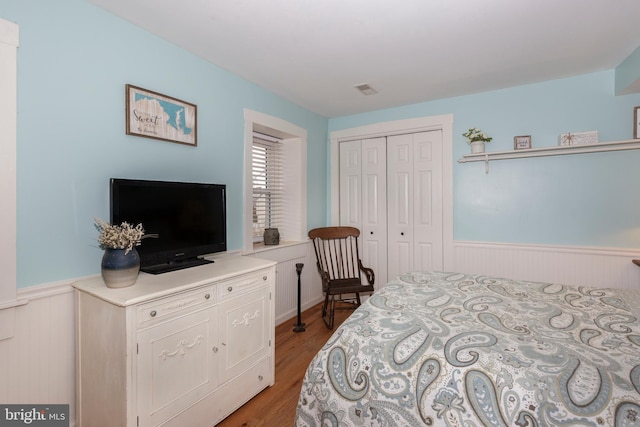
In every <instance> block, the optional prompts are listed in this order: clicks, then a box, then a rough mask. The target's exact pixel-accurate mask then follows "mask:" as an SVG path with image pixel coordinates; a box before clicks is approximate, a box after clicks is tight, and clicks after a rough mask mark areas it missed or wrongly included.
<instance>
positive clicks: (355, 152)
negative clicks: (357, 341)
mask: <svg viewBox="0 0 640 427" xmlns="http://www.w3.org/2000/svg"><path fill="white" fill-rule="evenodd" d="M339 158H340V174H339V177H340V187H339V188H340V199H339V200H340V209H339V212H340V216H339V217H340V225H349V226H352V227H357V228H359V229H360V232H361V234H360V245H361V252H362V262H363V264H364V265H365V266H367V267H370V268H372V269H373V270H374V272H375V275H376V284H375V286H376V289H380V288H381V287H383V286H384V285H385V284H386V283H387V281H389V280H391V279H393V278H394V277H397V276H398V275H400V274H402V273H406V272H409V271H417V270H424V271H430V270H442V269H443V217H442V212H443V180H442V131H441V130H433V131H425V132H417V133H406V134H401V135H390V136H384V137H376V138H370V139H359V140H351V141H341V142H340V145H339Z"/></svg>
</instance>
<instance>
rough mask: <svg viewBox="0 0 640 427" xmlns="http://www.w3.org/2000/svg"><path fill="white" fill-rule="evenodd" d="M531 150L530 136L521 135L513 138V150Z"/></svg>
mask: <svg viewBox="0 0 640 427" xmlns="http://www.w3.org/2000/svg"><path fill="white" fill-rule="evenodd" d="M528 148H531V135H521V136H514V137H513V149H514V150H526V149H528Z"/></svg>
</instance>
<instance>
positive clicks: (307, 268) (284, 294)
mask: <svg viewBox="0 0 640 427" xmlns="http://www.w3.org/2000/svg"><path fill="white" fill-rule="evenodd" d="M246 256H253V257H256V258H262V259H268V260H272V261H277V262H278V265H277V266H276V304H275V305H276V325H279V324H281V323H283V322H285V321H287V320H289V319H292V318H294V317H296V316H297V315H298V275H297V273H296V264H297V263H302V264H304V265H303V267H302V274H301V275H300V284H301V286H300V288H301V296H300V300H301V304H300V305H301V307H302V311H304V310H306V309H307V308H309V307H312V306H314V305H315V304H317V303H319V302H321V301H322V284H321V282H320V275H319V274H318V269H317V268H316V255H315V253H314V252H313V246H312V245H311V242H310V241H307V242H304V243H298V244H293V245H288V244H286V243H284V242H281V245H279V246H273V247H271V248H268V249H264V250H261V251H259V252H255V253H251V254H248V255H246ZM302 321H303V322H304V319H303V320H302Z"/></svg>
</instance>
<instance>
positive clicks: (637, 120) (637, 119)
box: [633, 107, 640, 139]
mask: <svg viewBox="0 0 640 427" xmlns="http://www.w3.org/2000/svg"><path fill="white" fill-rule="evenodd" d="M639 112H640V107H635V108H634V109H633V139H640V114H639Z"/></svg>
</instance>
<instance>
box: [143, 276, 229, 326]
mask: <svg viewBox="0 0 640 427" xmlns="http://www.w3.org/2000/svg"><path fill="white" fill-rule="evenodd" d="M216 300H217V296H216V287H215V285H209V286H205V287H203V288H199V289H196V290H193V291H188V292H183V293H179V294H175V295H172V296H170V297H167V298H161V299H157V300H155V301H151V302H148V303H145V304H140V305H139V306H138V308H137V324H138V328H142V327H146V326H151V325H154V324H156V323H159V322H162V321H164V320H166V319H169V318H173V317H175V316H178V315H180V314H183V313H184V312H192V311H194V310H198V309H201V308H206V307H209V306H212V305H214V304H215V302H216Z"/></svg>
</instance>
